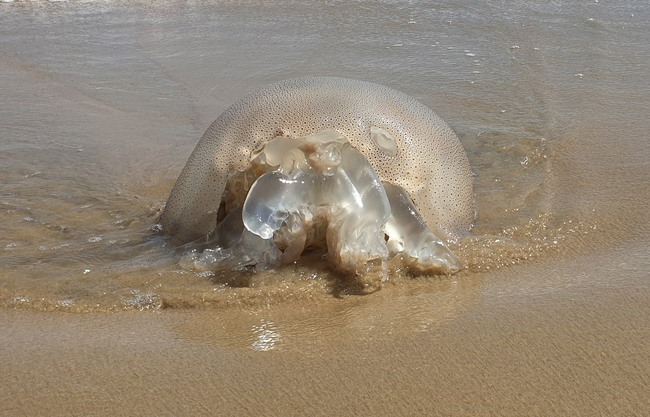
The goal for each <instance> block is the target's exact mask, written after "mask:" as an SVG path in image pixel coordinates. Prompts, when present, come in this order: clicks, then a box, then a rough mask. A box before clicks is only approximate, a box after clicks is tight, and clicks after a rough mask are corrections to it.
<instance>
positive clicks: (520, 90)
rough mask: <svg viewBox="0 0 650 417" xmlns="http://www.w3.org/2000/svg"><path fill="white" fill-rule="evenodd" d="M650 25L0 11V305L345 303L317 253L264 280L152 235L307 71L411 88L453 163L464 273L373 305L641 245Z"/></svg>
mask: <svg viewBox="0 0 650 417" xmlns="http://www.w3.org/2000/svg"><path fill="white" fill-rule="evenodd" d="M649 19H650V12H649V9H648V7H647V4H646V3H645V2H643V1H630V2H617V3H614V4H612V3H609V2H597V1H585V2H566V4H565V3H563V2H545V3H530V2H523V1H522V2H468V1H467V2H466V1H456V2H441V3H426V4H424V3H420V2H402V1H384V2H370V1H368V2H364V1H360V2H327V3H324V4H321V3H320V2H319V3H318V4H316V2H314V4H309V3H307V4H305V3H304V2H289V1H269V2H255V1H252V2H200V1H196V2H164V3H162V4H159V3H157V2H147V1H141V2H119V1H114V2H93V1H90V2H75V1H70V2H65V3H61V2H38V3H34V2H13V3H6V4H2V5H0V74H1V76H0V91H1V92H2V99H1V100H0V213H1V214H0V268H1V269H0V306H2V307H4V308H26V309H37V310H63V311H109V310H124V309H140V310H147V309H159V308H174V307H178V308H180V307H182V308H221V307H228V306H248V305H252V306H260V305H267V304H274V303H280V302H285V301H292V302H298V303H309V302H318V300H323V299H326V298H328V297H333V296H344V295H347V294H357V293H361V292H363V291H362V290H360V289H359V288H357V287H356V286H355V285H352V284H350V283H349V282H347V281H345V280H342V279H341V278H340V277H337V276H336V275H335V274H332V273H331V272H330V271H329V270H328V269H327V268H326V266H324V264H323V262H322V260H321V259H320V255H319V254H311V255H309V256H307V257H306V259H305V260H304V261H302V262H300V263H298V264H297V265H293V266H289V267H286V268H283V269H281V270H279V271H267V272H261V273H254V272H251V271H244V272H231V271H220V272H216V273H205V272H204V273H197V272H192V271H188V270H184V269H182V268H181V267H180V266H179V259H180V254H179V252H178V250H177V248H175V247H174V246H172V245H170V244H169V243H168V242H167V241H166V240H165V239H164V238H163V237H162V236H161V235H160V233H159V232H158V230H157V218H158V216H159V214H160V211H161V209H162V207H164V203H165V199H166V197H167V195H168V193H169V191H170V190H171V187H172V186H173V184H174V182H175V180H176V177H177V176H178V174H179V172H180V170H181V168H182V167H183V165H184V164H185V162H186V160H187V158H188V156H189V154H190V153H191V151H192V149H193V148H194V146H195V145H196V143H197V141H198V139H199V138H200V136H201V135H202V134H203V132H204V131H205V129H206V128H207V126H208V125H209V124H210V123H211V121H212V120H213V119H214V118H215V117H216V116H218V115H219V114H220V113H221V112H222V111H223V110H224V109H225V108H226V107H227V106H229V105H230V104H232V103H234V102H235V101H237V100H238V99H239V98H241V97H242V96H244V95H245V94H247V93H248V92H250V91H251V90H253V89H255V88H258V87H261V86H263V85H265V84H268V83H270V82H274V81H278V80H281V79H285V78H290V77H298V76H304V75H330V76H343V77H349V78H357V79H363V80H366V81H372V82H376V83H380V84H385V85H388V86H390V87H393V88H395V89H398V90H401V91H403V92H405V93H407V94H410V95H412V96H414V97H416V98H417V99H418V100H420V101H422V102H423V103H424V104H426V105H427V106H429V107H430V108H432V109H433V110H434V111H435V112H437V113H438V114H439V115H440V116H441V117H442V118H443V119H445V120H446V121H447V122H448V123H449V124H450V125H451V126H452V128H453V129H454V130H455V131H456V132H457V134H458V135H459V137H460V138H461V141H462V142H463V145H464V147H465V149H466V151H467V153H468V155H469V158H470V162H471V164H472V168H473V172H474V187H475V193H476V207H477V219H476V224H475V227H474V229H473V232H472V235H470V236H467V237H466V238H464V239H462V240H461V241H460V242H458V243H456V244H454V245H452V250H454V251H455V253H457V254H458V255H459V257H460V258H461V259H462V260H463V261H464V263H465V266H466V268H465V270H463V271H462V272H461V273H459V274H457V275H455V276H453V277H419V278H417V279H414V278H412V277H409V276H406V275H403V274H400V273H395V274H394V275H393V277H392V280H391V282H390V283H389V284H387V285H385V288H384V289H382V291H388V292H390V291H395V292H400V293H402V292H403V291H407V292H408V291H411V290H412V291H415V292H416V293H417V292H418V291H420V292H421V291H427V290H425V289H424V288H429V287H440V288H442V289H441V291H448V285H447V284H449V283H457V282H460V283H463V284H464V285H470V286H473V285H476V284H477V283H480V281H481V280H483V279H485V278H486V277H488V276H489V274H490V271H493V270H495V269H501V268H506V267H511V266H513V265H526V263H530V262H542V263H546V264H548V265H549V266H551V265H552V264H553V262H554V261H555V260H558V259H562V258H566V257H571V256H579V255H580V253H585V252H592V253H593V252H598V251H602V250H604V248H608V247H611V246H617V245H618V246H620V245H623V244H625V245H631V246H632V247H633V248H636V250H639V251H642V250H643V248H647V243H648V240H647V232H648V223H649V222H648V215H647V201H648V197H649V196H650V191H649V186H648V184H649V183H650V166H649V165H648V157H649V156H650V148H649V145H648V143H649V141H648V134H647V132H648V131H650V129H649V128H650V122H649V121H648V117H647V115H648V114H650V84H649V83H648V80H647V75H648V70H649V69H650V58H649V56H650V46H649V45H650V26H649V23H648V22H649ZM585 267H588V265H585ZM446 288H447V289H446Z"/></svg>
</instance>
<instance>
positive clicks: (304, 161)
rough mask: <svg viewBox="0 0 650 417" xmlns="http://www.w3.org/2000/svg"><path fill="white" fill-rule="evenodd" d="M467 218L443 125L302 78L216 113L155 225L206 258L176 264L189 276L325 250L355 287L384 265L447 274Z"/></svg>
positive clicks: (467, 179)
mask: <svg viewBox="0 0 650 417" xmlns="http://www.w3.org/2000/svg"><path fill="white" fill-rule="evenodd" d="M219 213H220V214H219ZM473 218H474V206H473V193H472V184H471V174H470V169H469V163H468V161H467V156H466V154H465V152H464V150H463V149H462V146H461V145H460V142H459V140H458V138H457V137H456V136H455V134H454V133H453V132H452V131H451V129H450V128H449V127H448V126H447V125H446V124H445V123H444V121H442V120H441V119H440V118H439V117H438V116H436V115H435V114H434V113H433V112H432V111H431V110H429V109H428V108H427V107H425V106H423V105H422V104H420V103H419V102H417V101H415V100H414V99H412V98H410V97H408V96H406V95H404V94H402V93H399V92H397V91H395V90H392V89H389V88H387V87H383V86H380V85H376V84H371V83H365V82H361V81H355V80H346V79H341V78H327V77H309V78H302V79H293V80H287V81H284V82H280V83H277V84H273V85H271V86H268V87H265V88H263V89H261V90H258V91H257V92H254V93H252V94H251V95H249V96H248V97H246V98H244V99H242V100H241V101H240V102H238V103H236V104H234V105H233V106H231V107H230V108H229V109H228V110H226V112H225V113H224V114H223V115H222V116H220V117H219V118H218V119H217V120H216V121H215V122H214V123H213V124H212V125H211V126H210V128H208V130H207V132H206V133H205V135H204V136H203V138H202V139H201V141H200V142H199V144H198V145H197V147H196V149H195V150H194V152H193V154H192V156H191V157H190V159H189V161H188V163H187V165H186V166H185V168H184V169H183V172H182V173H181V175H180V177H179V179H178V181H177V183H176V185H175V186H174V189H173V190H172V193H171V195H170V198H169V200H168V202H167V206H166V208H165V210H164V212H163V214H162V216H161V224H162V225H163V231H164V232H165V233H167V234H169V235H171V236H172V237H173V238H175V240H176V241H177V242H181V243H185V242H190V241H193V240H194V239H197V238H200V239H202V240H203V242H204V243H205V242H210V244H212V245H213V248H208V249H205V250H204V251H203V253H199V252H198V251H195V252H193V253H192V254H191V255H189V257H188V256H186V257H185V261H184V263H185V264H186V265H190V266H192V267H194V268H197V269H211V268H218V267H223V266H226V267H234V268H239V267H243V266H249V265H255V266H256V267H258V268H260V267H261V268H264V267H272V266H278V265H281V264H283V263H290V262H293V261H295V260H297V259H298V258H299V257H300V255H301V253H302V252H303V250H304V249H305V248H307V247H310V246H321V247H324V248H326V251H327V259H328V260H329V262H330V263H331V264H332V265H333V266H334V267H335V268H336V269H338V270H340V271H342V272H345V273H350V274H356V275H363V274H364V273H366V272H367V271H368V270H369V269H372V268H375V269H376V268H380V269H383V270H384V271H385V269H386V264H387V262H388V261H390V262H392V263H393V264H395V263H398V264H400V265H402V266H404V267H406V268H408V269H410V270H413V271H421V272H443V273H450V272H455V271H457V270H458V269H459V268H460V263H459V261H458V260H457V259H456V257H455V256H454V255H453V253H451V251H450V250H449V248H448V247H447V245H446V241H450V240H454V239H456V238H458V237H459V236H461V235H462V234H464V233H467V232H468V231H469V228H470V226H471V223H472V221H473ZM206 236H208V238H207V239H206V238H205V237H206ZM203 247H205V245H204V246H203ZM384 274H385V273H384Z"/></svg>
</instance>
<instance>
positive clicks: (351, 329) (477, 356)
mask: <svg viewBox="0 0 650 417" xmlns="http://www.w3.org/2000/svg"><path fill="white" fill-rule="evenodd" d="M634 247H636V248H638V247H643V245H635V246H630V247H627V246H626V247H619V248H613V249H612V250H611V251H610V252H609V253H598V254H592V255H589V256H588V257H580V258H579V259H566V260H562V261H559V262H554V263H553V264H552V265H548V264H542V263H540V264H527V265H522V266H519V267H513V268H508V269H506V270H503V271H500V272H497V273H491V274H484V275H483V277H482V280H481V281H480V282H476V281H475V282H473V283H472V284H467V283H465V284H462V283H459V282H456V284H454V282H450V281H446V282H443V283H440V282H439V283H437V284H436V285H434V287H436V288H434V289H433V290H432V291H431V292H429V293H428V294H426V293H425V294H422V292H421V290H419V291H417V294H416V295H409V294H408V293H407V292H408V291H403V290H402V289H400V288H387V289H385V290H383V291H380V292H378V293H375V294H373V295H370V296H366V297H349V298H346V299H334V298H333V299H332V300H331V302H326V303H324V304H318V305H314V306H313V310H309V311H308V310H306V309H305V305H304V304H302V306H301V308H300V309H296V308H295V306H292V305H282V306H275V307H273V308H270V309H263V310H251V311H241V310H239V311H178V310H176V311H169V310H164V311H160V312H154V313H134V312H131V313H116V314H88V315H76V314H63V313H62V314H53V313H36V312H22V311H3V312H0V318H1V320H0V322H1V324H0V346H2V348H1V349H0V364H1V365H0V369H1V372H2V375H3V378H2V382H0V392H1V393H2V394H1V395H2V398H1V399H0V404H1V405H0V414H1V415H7V416H22V415H25V416H32V415H67V416H70V415H84V416H86V415H189V414H200V415H257V416H259V415H269V416H271V415H301V416H304V415H454V416H461V415H494V416H521V415H548V416H601V415H602V416H643V415H648V413H650V400H649V398H648V396H647V393H648V388H649V387H650V349H649V346H648V341H649V340H650V337H649V336H650V335H649V332H648V329H649V328H650V304H649V303H648V300H649V299H650V298H649V296H650V290H649V288H648V283H647V274H645V273H644V272H638V271H648V270H649V267H650V261H649V258H648V255H647V253H645V254H643V253H635V251H634V250H630V249H631V248H634ZM609 259H616V261H615V262H614V263H612V262H610V261H609ZM454 286H456V288H453V287H454ZM442 287H445V288H442ZM417 303H421V304H420V305H416V304H417ZM427 303H431V306H430V308H429V309H428V310H426V311H425V313H424V314H423V313H422V312H423V309H422V306H423V305H425V304H427ZM410 312H418V314H417V315H411V314H409V313H410Z"/></svg>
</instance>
